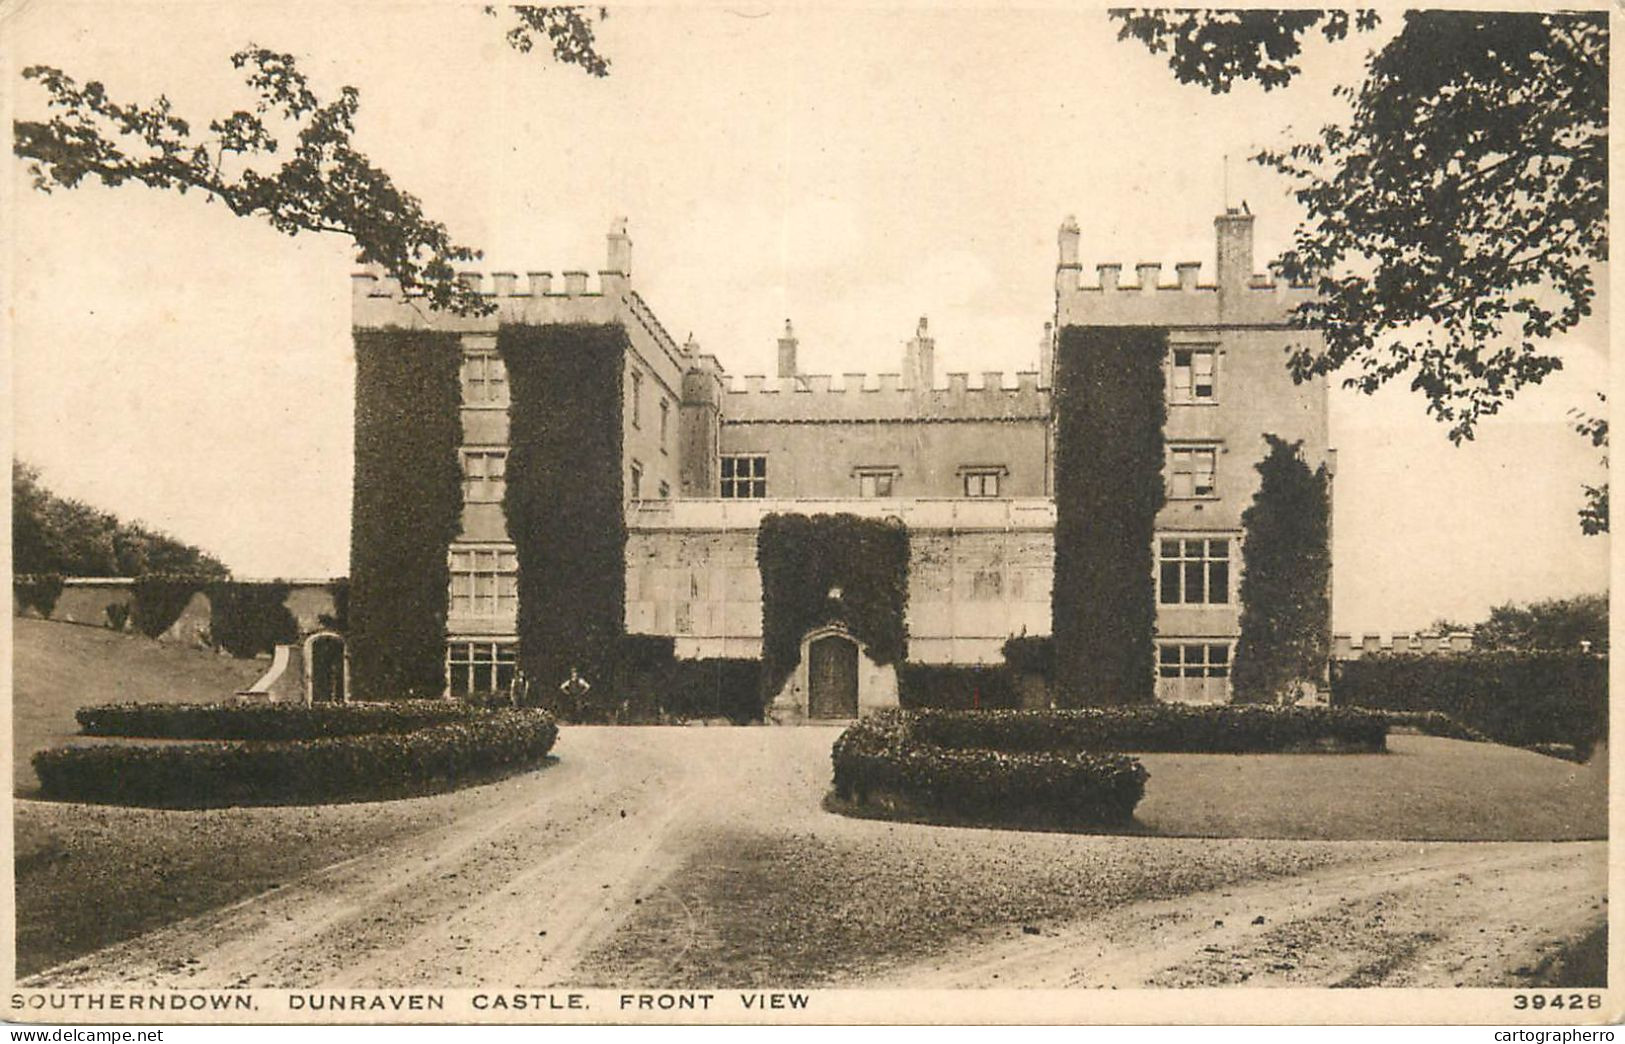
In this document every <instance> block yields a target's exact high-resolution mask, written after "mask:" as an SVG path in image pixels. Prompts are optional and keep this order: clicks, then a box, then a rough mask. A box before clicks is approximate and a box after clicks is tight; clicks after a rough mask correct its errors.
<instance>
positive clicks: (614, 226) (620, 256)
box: [604, 217, 632, 276]
mask: <svg viewBox="0 0 1625 1044" xmlns="http://www.w3.org/2000/svg"><path fill="white" fill-rule="evenodd" d="M607 238H608V246H609V249H608V251H607V256H606V257H605V261H604V271H606V272H619V273H620V274H621V275H623V276H630V275H631V274H632V237H631V236H629V235H627V233H626V219H625V218H623V217H618V218H616V219H615V220H614V221H612V222H610V225H609V236H608V237H607Z"/></svg>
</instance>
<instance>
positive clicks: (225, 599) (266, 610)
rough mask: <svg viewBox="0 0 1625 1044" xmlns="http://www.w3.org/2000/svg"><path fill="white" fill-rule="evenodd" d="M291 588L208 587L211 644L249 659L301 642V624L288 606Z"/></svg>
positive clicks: (235, 583) (228, 583)
mask: <svg viewBox="0 0 1625 1044" xmlns="http://www.w3.org/2000/svg"><path fill="white" fill-rule="evenodd" d="M291 589H292V588H291V587H290V586H289V585H288V584H287V583H286V582H285V581H282V580H271V581H267V582H265V583H245V582H243V581H241V580H219V581H216V582H214V583H211V584H209V585H208V586H207V587H205V588H204V593H205V594H207V595H208V596H209V644H211V645H213V646H214V647H215V648H217V649H224V650H226V652H228V653H230V654H231V655H233V656H235V657H237V658H238V659H247V658H248V657H251V656H258V655H260V654H261V653H269V652H271V651H273V650H274V649H276V647H277V646H278V645H284V644H287V643H290V642H294V641H297V640H298V638H299V622H298V621H297V620H295V619H294V618H293V613H292V612H290V611H289V609H288V606H287V602H288V592H289V591H290V590H291Z"/></svg>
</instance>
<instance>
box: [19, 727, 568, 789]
mask: <svg viewBox="0 0 1625 1044" xmlns="http://www.w3.org/2000/svg"><path fill="white" fill-rule="evenodd" d="M557 737H558V726H557V725H556V724H555V723H554V721H553V718H552V716H551V715H549V714H547V713H546V712H545V711H540V710H506V711H497V712H490V713H484V714H480V715H478V716H473V717H469V718H466V719H463V720H459V721H452V722H446V723H443V724H436V725H429V726H426V727H423V728H420V729H416V730H413V731H410V732H396V733H370V734H366V735H350V736H328V737H323V738H320V739H309V740H281V741H272V742H237V741H201V742H197V743H163V744H155V743H132V744H105V745H97V746H88V747H57V748H53V749H49V750H42V751H40V752H38V753H37V754H35V755H34V759H33V764H34V771H35V772H36V773H38V775H39V779H40V787H41V790H42V792H43V793H44V794H45V795H46V796H47V797H51V798H56V799H59V800H69V801H91V802H101V803H107V804H119V805H154V806H160V807H178V808H199V807H209V806H221V805H263V804H295V803H307V802H327V801H334V800H359V799H375V798H379V797H394V796H404V795H408V794H415V793H423V792H426V791H432V790H445V789H450V788H454V787H458V786H466V785H468V784H470V783H476V782H480V781H482V780H484V779H488V778H490V776H492V775H493V774H495V773H497V772H501V771H506V770H511V769H514V768H518V767H520V766H524V765H533V764H535V763H537V762H539V761H541V760H542V759H543V758H544V757H546V756H547V753H548V751H550V750H551V749H552V747H553V743H554V741H555V740H556V739H557Z"/></svg>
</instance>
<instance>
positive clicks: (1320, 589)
mask: <svg viewBox="0 0 1625 1044" xmlns="http://www.w3.org/2000/svg"><path fill="white" fill-rule="evenodd" d="M1264 440H1265V442H1267V443H1268V445H1269V452H1268V454H1266V455H1265V457H1264V459H1263V460H1261V461H1259V462H1258V464H1257V465H1256V467H1257V470H1258V474H1259V485H1258V493H1257V494H1256V495H1255V496H1254V497H1253V502H1252V504H1251V505H1249V506H1248V508H1247V510H1246V511H1245V512H1243V513H1242V516H1241V525H1242V530H1243V537H1242V549H1243V554H1244V555H1245V568H1244V569H1243V570H1242V575H1241V583H1240V586H1239V588H1238V593H1239V595H1240V598H1241V637H1240V639H1239V640H1238V641H1237V642H1236V662H1235V667H1234V670H1233V672H1232V678H1231V682H1232V684H1233V687H1234V690H1235V697H1236V699H1237V700H1238V701H1241V702H1251V703H1277V702H1284V703H1290V702H1292V701H1293V700H1294V699H1296V698H1297V696H1298V695H1299V693H1300V692H1301V690H1302V688H1303V686H1304V685H1305V684H1310V685H1313V684H1316V683H1318V682H1320V681H1321V679H1322V678H1323V677H1324V675H1325V671H1326V657H1327V655H1328V654H1329V652H1330V649H1331V633H1332V592H1331V577H1332V550H1331V543H1330V541H1331V498H1330V492H1329V490H1330V485H1331V477H1330V476H1329V475H1328V474H1327V472H1326V466H1325V465H1324V464H1322V465H1321V466H1320V468H1319V469H1318V470H1316V471H1310V470H1309V465H1308V464H1306V463H1305V462H1304V460H1303V457H1302V455H1301V450H1302V446H1303V443H1301V442H1287V441H1286V440H1284V439H1280V438H1277V437H1276V436H1274V435H1268V434H1266V435H1265V436H1264Z"/></svg>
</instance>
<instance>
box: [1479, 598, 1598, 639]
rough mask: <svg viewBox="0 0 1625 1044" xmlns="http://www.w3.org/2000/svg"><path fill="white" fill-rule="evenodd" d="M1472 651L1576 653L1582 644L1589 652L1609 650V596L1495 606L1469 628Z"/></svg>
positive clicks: (1556, 599)
mask: <svg viewBox="0 0 1625 1044" xmlns="http://www.w3.org/2000/svg"><path fill="white" fill-rule="evenodd" d="M1472 631H1473V648H1475V649H1480V650H1503V649H1504V650H1512V649H1517V650H1523V651H1525V652H1534V651H1549V652H1575V651H1578V650H1579V649H1580V643H1581V642H1589V643H1590V651H1592V652H1595V653H1605V652H1607V651H1608V596H1607V595H1605V594H1591V595H1577V596H1576V597H1573V598H1549V599H1546V600H1544V601H1540V602H1531V603H1530V604H1528V605H1522V606H1520V605H1513V604H1512V603H1510V602H1508V603H1507V604H1506V605H1500V606H1496V607H1495V608H1493V609H1491V610H1490V615H1489V619H1487V620H1485V621H1484V622H1483V623H1481V624H1479V625H1478V626H1477V627H1474V628H1473V629H1472Z"/></svg>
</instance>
